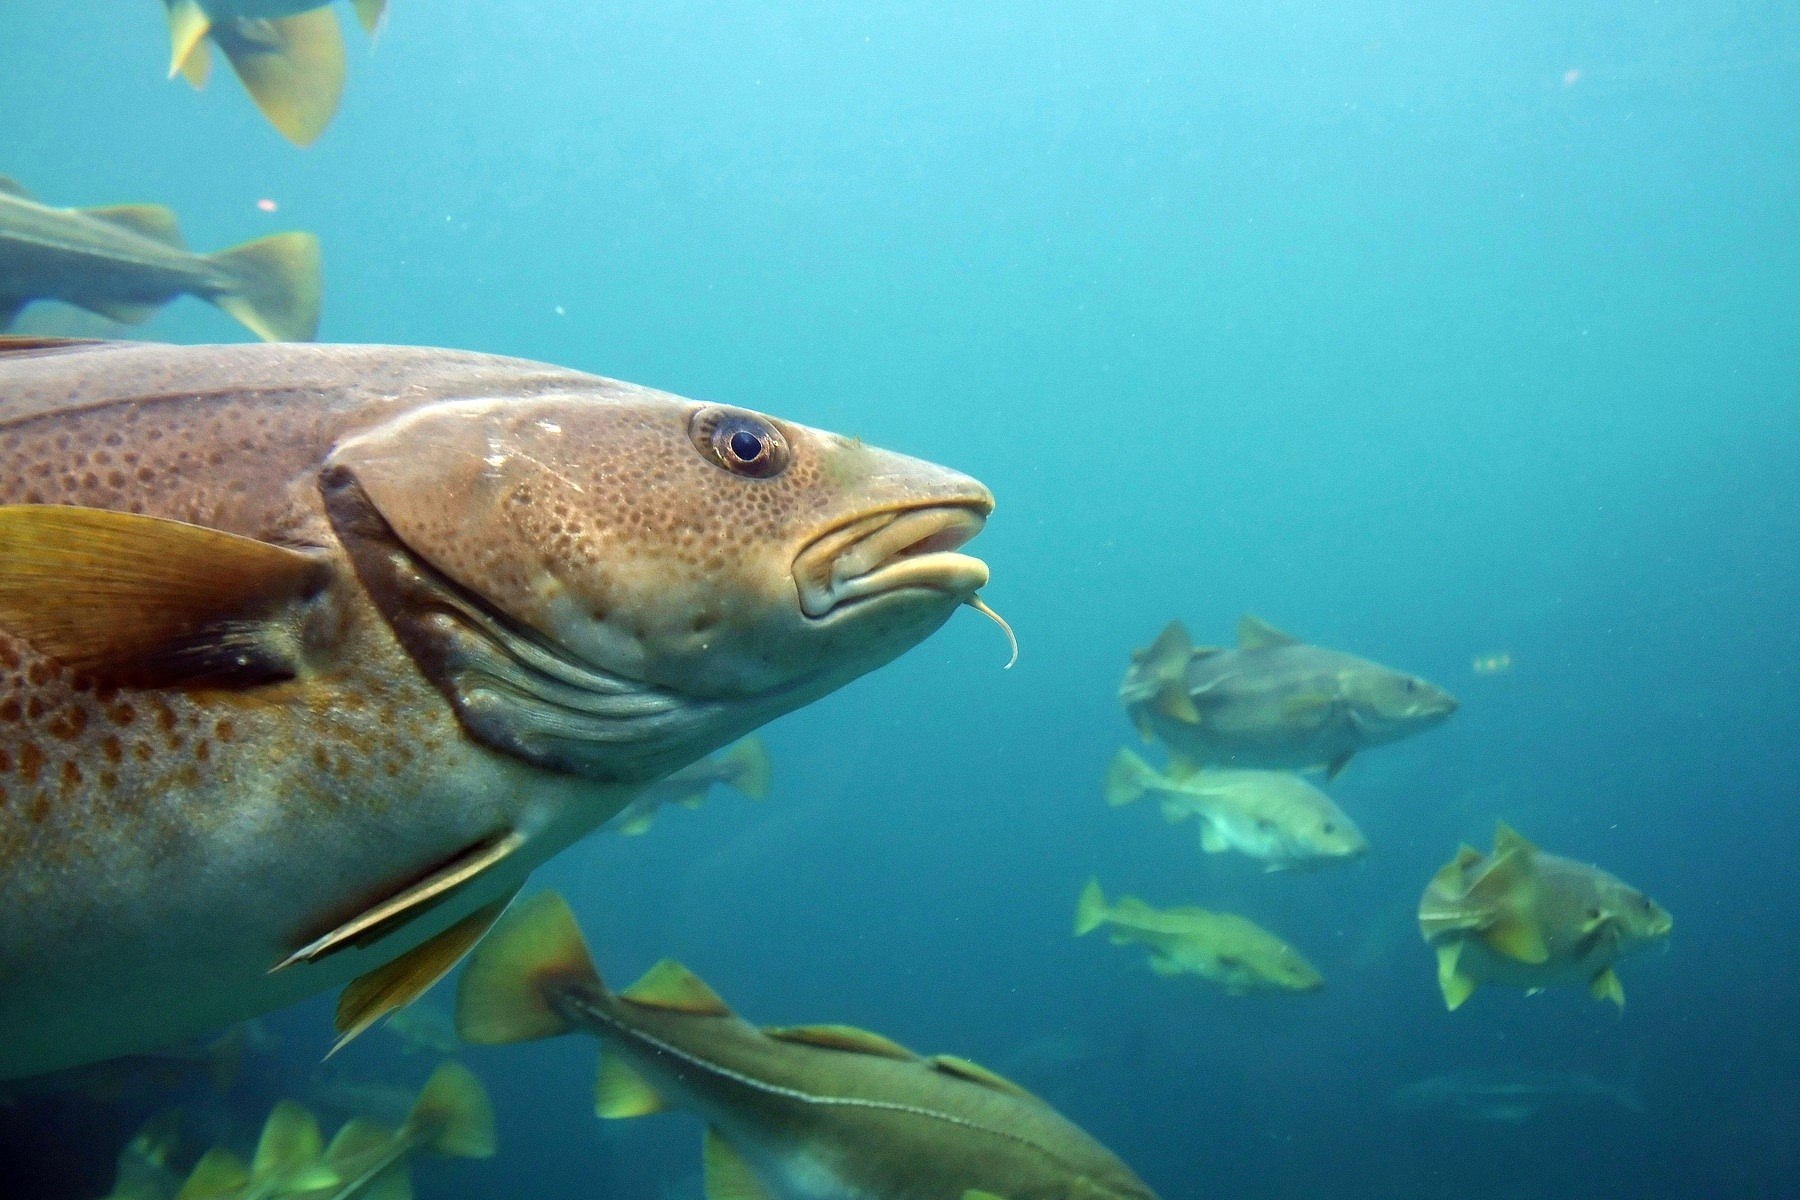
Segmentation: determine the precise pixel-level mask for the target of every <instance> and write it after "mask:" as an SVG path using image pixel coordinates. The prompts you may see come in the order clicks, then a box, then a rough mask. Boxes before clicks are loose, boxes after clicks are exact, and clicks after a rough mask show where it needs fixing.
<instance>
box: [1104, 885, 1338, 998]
mask: <svg viewBox="0 0 1800 1200" xmlns="http://www.w3.org/2000/svg"><path fill="white" fill-rule="evenodd" d="M1103 925H1104V926H1105V927H1106V929H1107V932H1108V933H1110V934H1111V935H1112V942H1113V945H1115V946H1128V945H1139V946H1143V947H1144V948H1145V949H1147V950H1148V951H1149V952H1150V969H1151V970H1152V971H1155V972H1156V973H1157V974H1158V975H1198V976H1199V977H1200V978H1202V979H1207V980H1211V981H1212V982H1213V983H1216V984H1218V985H1219V986H1220V987H1222V988H1224V989H1225V990H1226V991H1227V992H1230V993H1231V994H1232V995H1234V996H1242V995H1247V994H1248V993H1250V992H1258V991H1276V992H1316V991H1318V990H1319V989H1320V988H1322V987H1324V986H1325V979H1324V977H1323V976H1321V975H1320V974H1319V972H1318V971H1317V970H1315V969H1314V968H1313V965H1312V964H1311V963H1309V962H1307V961H1306V959H1304V958H1302V957H1301V956H1300V952H1299V951H1297V950H1295V949H1294V948H1293V947H1292V946H1290V945H1288V944H1287V943H1286V942H1284V941H1282V940H1281V939H1280V938H1278V937H1276V936H1275V935H1274V934H1272V933H1270V932H1268V931H1267V930H1266V929H1263V928H1262V927H1260V926H1258V925H1257V924H1255V923H1254V922H1252V921H1249V920H1246V919H1245V918H1243V917H1240V916H1238V915H1237V914H1236V913H1218V912H1208V911H1207V910H1206V909H1204V908H1193V907H1186V906H1183V907H1177V908H1168V909H1156V908H1152V907H1150V906H1149V905H1148V904H1145V903H1144V902H1143V901H1142V900H1139V899H1138V898H1137V897H1135V896H1121V897H1119V902H1118V903H1117V904H1112V905H1109V904H1108V903H1107V902H1106V894H1105V893H1104V892H1102V891H1101V890H1100V883H1099V881H1098V880H1092V879H1090V880H1089V881H1088V885H1087V887H1086V888H1085V889H1083V891H1082V893H1081V900H1080V902H1079V903H1078V904H1077V905H1076V908H1075V936H1076V937H1080V936H1082V935H1083V934H1087V933H1092V932H1093V931H1094V930H1096V929H1099V928H1100V927H1101V926H1103Z"/></svg>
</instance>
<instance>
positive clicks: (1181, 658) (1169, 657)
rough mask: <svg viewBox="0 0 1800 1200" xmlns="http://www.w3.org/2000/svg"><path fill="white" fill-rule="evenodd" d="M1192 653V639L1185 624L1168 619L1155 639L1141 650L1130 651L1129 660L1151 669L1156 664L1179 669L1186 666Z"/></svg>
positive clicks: (1156, 665)
mask: <svg viewBox="0 0 1800 1200" xmlns="http://www.w3.org/2000/svg"><path fill="white" fill-rule="evenodd" d="M1193 654H1194V639H1193V638H1192V637H1191V636H1190V635H1189V634H1188V631H1187V626H1186V625H1183V624H1182V623H1181V622H1180V621H1170V622H1169V623H1168V624H1167V625H1165V626H1164V627H1163V631H1162V632H1161V633H1159V634H1157V635H1156V640H1155V641H1153V642H1151V643H1150V644H1149V645H1148V646H1145V647H1144V648H1143V649H1142V650H1133V651H1132V652H1131V661H1132V662H1134V663H1137V664H1138V665H1139V666H1145V667H1151V668H1153V669H1154V668H1156V667H1158V666H1164V667H1173V668H1177V669H1179V668H1180V667H1185V666H1187V663H1188V659H1190V658H1192V657H1193Z"/></svg>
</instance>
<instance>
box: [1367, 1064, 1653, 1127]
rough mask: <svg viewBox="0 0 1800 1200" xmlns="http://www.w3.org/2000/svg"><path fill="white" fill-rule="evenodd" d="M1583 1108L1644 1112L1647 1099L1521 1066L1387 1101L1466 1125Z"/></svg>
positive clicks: (1442, 1079)
mask: <svg viewBox="0 0 1800 1200" xmlns="http://www.w3.org/2000/svg"><path fill="white" fill-rule="evenodd" d="M1582 1104H1604V1105H1612V1106H1614V1107H1617V1108H1620V1109H1623V1110H1625V1111H1626V1112H1632V1113H1642V1112H1643V1111H1644V1100H1643V1097H1642V1096H1640V1095H1638V1092H1637V1089H1636V1088H1634V1087H1630V1086H1628V1085H1626V1084H1621V1083H1611V1082H1608V1081H1606V1080H1603V1079H1598V1078H1595V1077H1594V1076H1593V1075H1590V1074H1588V1073H1587V1072H1586V1071H1530V1070H1525V1069H1522V1068H1518V1067H1499V1068H1493V1069H1489V1070H1481V1071H1453V1072H1450V1073H1449V1074H1446V1075H1434V1076H1432V1077H1431V1078H1430V1079H1421V1080H1419V1081H1418V1082H1417V1083H1410V1084H1408V1085H1406V1086H1405V1087H1403V1088H1399V1089H1397V1090H1395V1091H1394V1092H1393V1093H1392V1094H1391V1095H1389V1096H1388V1106H1389V1107H1390V1108H1396V1109H1399V1110H1401V1111H1402V1112H1414V1113H1440V1114H1444V1115H1448V1116H1454V1117H1458V1118H1461V1119H1462V1120H1465V1121H1507V1122H1511V1121H1527V1120H1530V1119H1532V1118H1534V1117H1537V1116H1539V1115H1541V1114H1542V1113H1544V1112H1545V1111H1547V1110H1551V1109H1559V1108H1571V1107H1575V1106H1577V1105H1582Z"/></svg>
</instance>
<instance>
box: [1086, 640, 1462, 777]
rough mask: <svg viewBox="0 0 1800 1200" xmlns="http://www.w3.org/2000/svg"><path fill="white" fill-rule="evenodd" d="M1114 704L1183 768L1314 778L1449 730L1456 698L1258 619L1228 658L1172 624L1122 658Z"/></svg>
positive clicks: (1328, 775) (1423, 682)
mask: <svg viewBox="0 0 1800 1200" xmlns="http://www.w3.org/2000/svg"><path fill="white" fill-rule="evenodd" d="M1132 660H1133V661H1132V665H1131V668H1130V670H1128V671H1127V672H1126V674H1125V679H1124V681H1123V682H1122V683H1121V684H1120V685H1119V702H1120V703H1121V704H1123V705H1124V706H1125V710H1126V712H1127V713H1129V714H1130V716H1131V719H1132V721H1133V722H1134V723H1135V724H1136V725H1137V727H1138V729H1139V731H1140V732H1142V733H1143V734H1144V735H1145V736H1146V737H1149V736H1151V735H1155V736H1156V737H1157V738H1159V739H1160V740H1161V741H1162V743H1163V744H1164V745H1165V746H1167V747H1168V748H1169V753H1170V754H1171V755H1172V756H1173V757H1175V758H1176V759H1179V760H1180V761H1182V762H1183V763H1185V764H1188V765H1190V766H1206V765H1211V764H1215V763H1220V764H1225V765H1228V766H1236V767H1287V768H1291V769H1303V768H1307V767H1324V768H1325V771H1326V778H1328V779H1334V778H1336V777H1337V774H1338V772H1339V771H1342V770H1343V769H1344V767H1345V766H1347V765H1348V764H1349V762H1350V759H1351V758H1352V757H1353V756H1354V755H1355V754H1356V753H1357V752H1358V751H1359V750H1364V749H1367V748H1369V747H1371V746H1380V745H1383V744H1385V743H1388V742H1394V741H1399V740H1400V739H1401V738H1406V737H1411V736H1412V735H1414V734H1416V733H1422V732H1424V731H1425V730H1427V729H1430V728H1431V727H1432V726H1434V725H1438V724H1441V723H1442V722H1443V721H1445V720H1447V719H1449V717H1450V714H1451V713H1454V712H1455V711H1456V698H1455V697H1453V696H1451V695H1450V693H1448V692H1446V691H1444V690H1443V689H1442V688H1440V687H1437V686H1435V685H1433V684H1430V683H1427V682H1425V681H1424V680H1423V679H1419V678H1416V677H1414V676H1412V675H1405V674H1402V673H1400V672H1399V671H1394V670H1390V669H1389V668H1387V667H1383V666H1379V665H1377V664H1375V663H1372V662H1368V661H1366V660H1364V659H1360V658H1356V657H1354V656H1352V655H1349V654H1344V653H1342V652H1341V651H1337V650H1326V649H1323V648H1321V647H1319V646H1309V645H1307V644H1306V643H1304V642H1302V641H1301V640H1300V639H1299V638H1296V637H1294V636H1293V635H1292V634H1288V633H1283V632H1282V631H1281V630H1279V629H1276V628H1275V627H1274V626H1272V625H1270V624H1269V623H1268V622H1266V621H1264V620H1262V619H1261V618H1259V617H1253V616H1245V617H1243V618H1242V619H1240V620H1239V621H1238V647H1237V649H1235V650H1220V649H1216V648H1214V647H1210V646H1208V647H1196V646H1195V645H1194V644H1193V642H1192V641H1191V639H1189V637H1188V634H1187V630H1186V629H1185V628H1183V627H1182V625H1181V623H1180V622H1179V621H1175V622H1172V623H1171V624H1170V625H1169V627H1168V628H1167V629H1165V630H1163V632H1162V634H1161V636H1159V637H1158V638H1157V639H1156V641H1155V642H1154V643H1153V644H1152V645H1151V646H1150V647H1148V648H1147V649H1144V650H1140V651H1137V652H1136V653H1135V654H1133V655H1132Z"/></svg>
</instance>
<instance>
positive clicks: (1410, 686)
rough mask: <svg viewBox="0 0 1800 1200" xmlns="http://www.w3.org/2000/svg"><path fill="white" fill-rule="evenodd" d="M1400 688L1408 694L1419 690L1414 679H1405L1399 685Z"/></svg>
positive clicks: (1417, 683) (1417, 682)
mask: <svg viewBox="0 0 1800 1200" xmlns="http://www.w3.org/2000/svg"><path fill="white" fill-rule="evenodd" d="M1401 686H1403V687H1404V688H1405V689H1406V690H1407V691H1409V692H1416V691H1418V690H1419V681H1418V680H1416V679H1407V680H1405V681H1404V682H1403V683H1402V684H1401Z"/></svg>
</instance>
